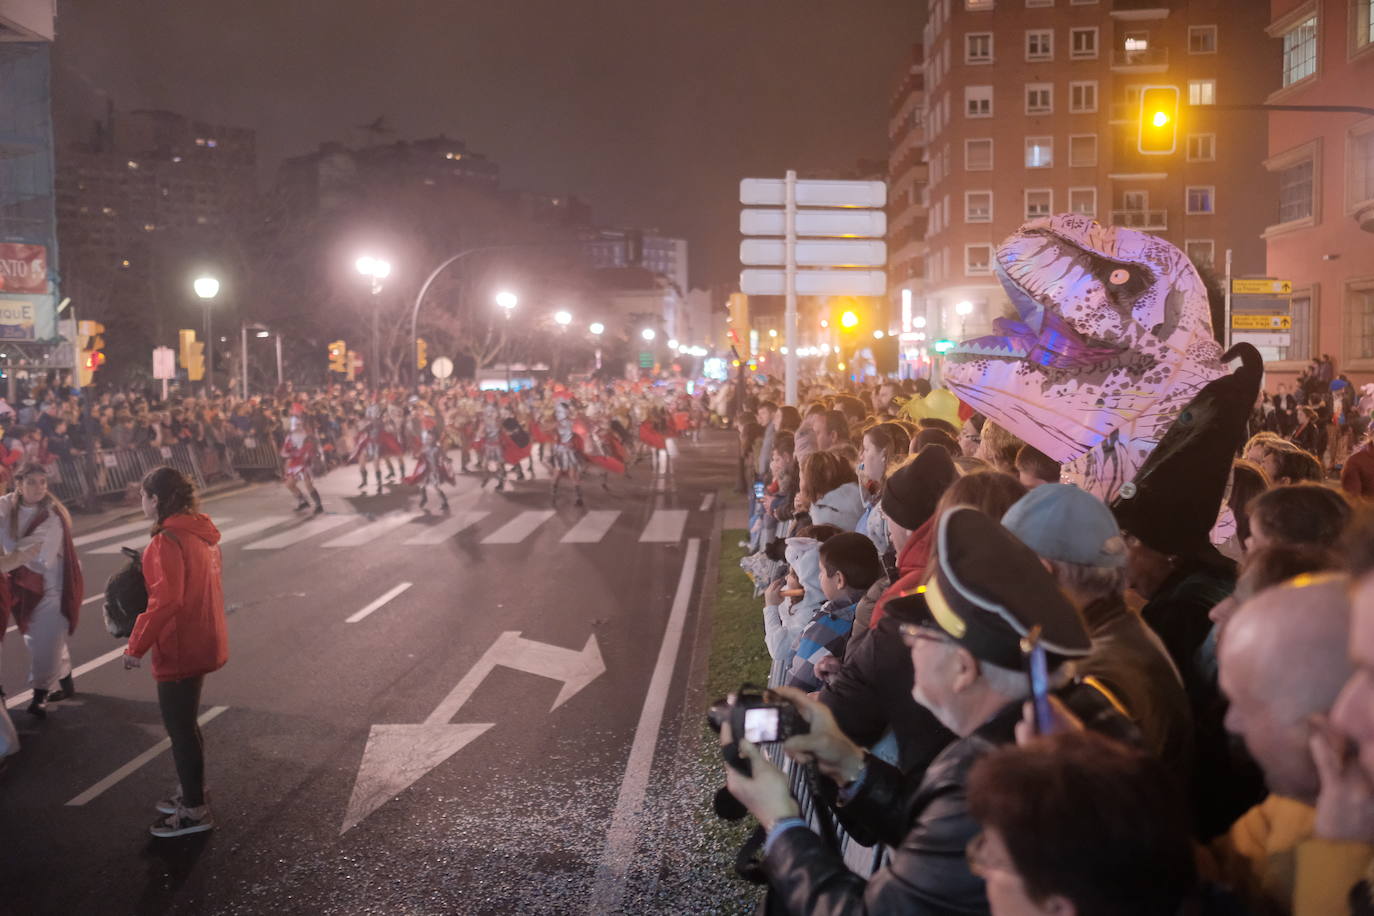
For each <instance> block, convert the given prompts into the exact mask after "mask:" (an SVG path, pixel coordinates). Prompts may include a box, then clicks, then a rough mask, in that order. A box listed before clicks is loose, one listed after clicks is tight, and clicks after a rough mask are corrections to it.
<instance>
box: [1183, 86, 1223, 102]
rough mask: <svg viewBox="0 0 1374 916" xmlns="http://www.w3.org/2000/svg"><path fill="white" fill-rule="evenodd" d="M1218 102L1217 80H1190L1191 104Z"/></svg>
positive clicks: (1189, 95)
mask: <svg viewBox="0 0 1374 916" xmlns="http://www.w3.org/2000/svg"><path fill="white" fill-rule="evenodd" d="M1216 103H1217V81H1216V80H1188V104H1189V105H1215V104H1216Z"/></svg>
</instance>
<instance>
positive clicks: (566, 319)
mask: <svg viewBox="0 0 1374 916" xmlns="http://www.w3.org/2000/svg"><path fill="white" fill-rule="evenodd" d="M553 320H554V323H555V324H557V325H559V326H560V327H564V328H566V327H567V326H568V325H570V324H572V312H568V311H559V312H554V313H553Z"/></svg>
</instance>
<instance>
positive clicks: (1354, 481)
mask: <svg viewBox="0 0 1374 916" xmlns="http://www.w3.org/2000/svg"><path fill="white" fill-rule="evenodd" d="M1341 489H1342V490H1344V491H1345V492H1346V495H1348V496H1350V497H1351V498H1352V499H1363V500H1369V501H1374V442H1366V443H1365V444H1364V445H1362V446H1360V447H1359V448H1357V449H1355V451H1353V452H1351V453H1350V457H1349V458H1347V459H1345V466H1344V467H1342V468H1341Z"/></svg>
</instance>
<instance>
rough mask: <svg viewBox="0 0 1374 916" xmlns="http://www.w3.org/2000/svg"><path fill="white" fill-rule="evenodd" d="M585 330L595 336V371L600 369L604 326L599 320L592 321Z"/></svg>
mask: <svg viewBox="0 0 1374 916" xmlns="http://www.w3.org/2000/svg"><path fill="white" fill-rule="evenodd" d="M587 330H588V331H590V332H591V335H592V337H594V338H596V371H598V372H600V371H601V335H602V334H605V333H606V326H605V325H604V324H602V323H601V322H599V321H593V322H592V323H591V324H590V325H589V326H588V327H587Z"/></svg>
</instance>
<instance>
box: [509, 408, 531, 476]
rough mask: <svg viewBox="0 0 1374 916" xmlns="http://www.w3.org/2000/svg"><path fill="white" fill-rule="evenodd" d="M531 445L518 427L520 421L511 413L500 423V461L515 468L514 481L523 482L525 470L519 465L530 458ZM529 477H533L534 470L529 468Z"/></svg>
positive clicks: (527, 437) (526, 434)
mask: <svg viewBox="0 0 1374 916" xmlns="http://www.w3.org/2000/svg"><path fill="white" fill-rule="evenodd" d="M532 445H533V443H532V442H531V441H530V434H529V433H528V432H526V431H525V430H524V428H522V427H521V426H520V421H519V420H517V419H516V418H515V415H514V414H513V413H511V412H509V411H508V412H507V416H506V418H505V419H504V420H502V421H501V460H502V461H504V462H505V463H506V464H509V465H513V466H514V467H515V479H516V480H524V479H525V470H524V468H522V467H521V466H520V463H521V462H522V461H524V460H525V459H527V458H529V457H530V451H531V448H532ZM530 476H531V477H532V476H534V468H533V467H531V468H530Z"/></svg>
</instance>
